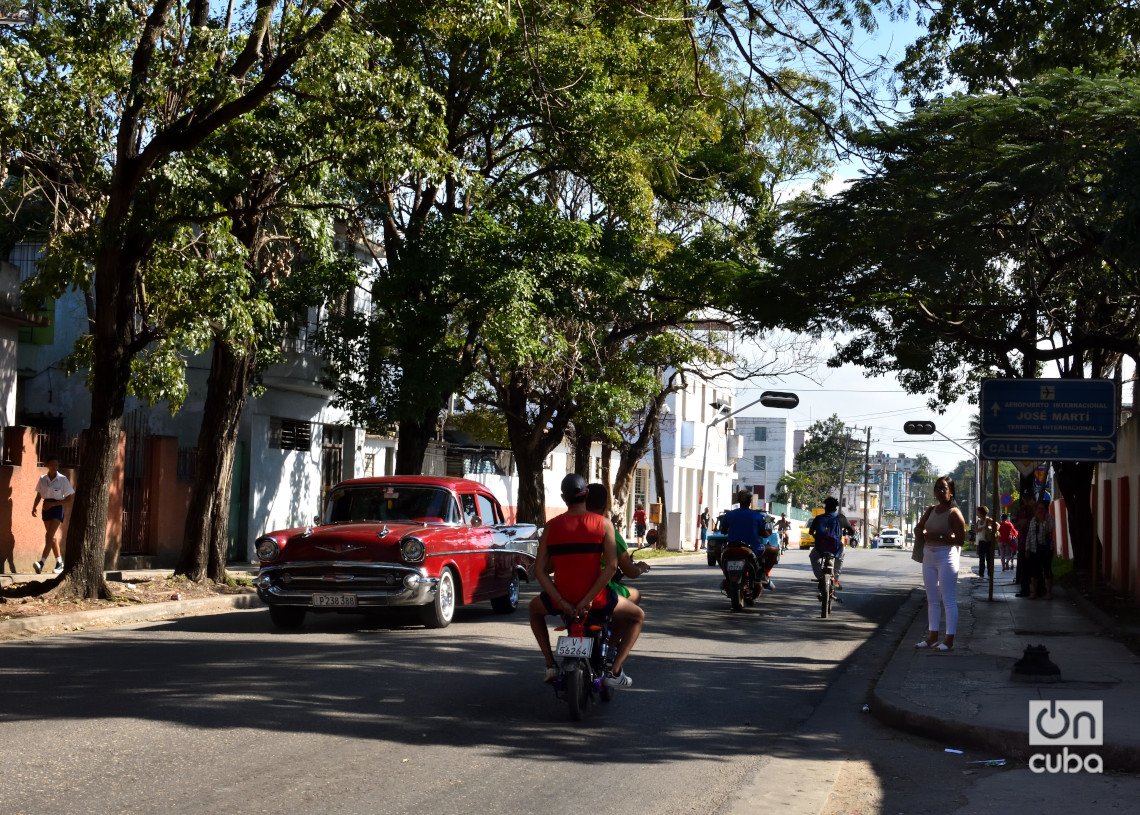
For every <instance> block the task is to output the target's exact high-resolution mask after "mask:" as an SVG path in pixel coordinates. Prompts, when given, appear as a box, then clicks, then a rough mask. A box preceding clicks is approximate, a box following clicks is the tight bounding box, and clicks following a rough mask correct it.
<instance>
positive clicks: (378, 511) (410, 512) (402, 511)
mask: <svg viewBox="0 0 1140 815" xmlns="http://www.w3.org/2000/svg"><path fill="white" fill-rule="evenodd" d="M330 498H331V500H330V501H329V511H328V516H327V522H328V523H330V524H341V523H352V522H361V521H376V522H383V521H405V522H407V521H411V522H416V523H436V524H453V523H458V522H459V507H458V506H456V503H455V497H454V496H453V495H452V494H451V493H450V492H448V491H447V490H445V489H443V488H442V487H428V486H419V485H415V484H378V485H368V486H361V487H345V488H342V489H338V490H336V491H335V492H333V494H332V495H331V496H330Z"/></svg>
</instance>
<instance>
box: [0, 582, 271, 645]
mask: <svg viewBox="0 0 1140 815" xmlns="http://www.w3.org/2000/svg"><path fill="white" fill-rule="evenodd" d="M261 605H262V602H261V600H260V599H259V598H258V596H257V595H256V594H254V593H252V592H251V593H249V594H232V595H223V596H218V597H199V598H196V599H194V600H167V601H165V602H161V603H146V604H143V605H137V606H115V607H112V608H106V609H102V608H100V609H95V610H93V611H77V612H75V613H73V614H44V615H40V616H37V617H28V618H27V619H24V620H4V621H3V622H0V635H4V634H43V633H48V634H61V633H63V632H66V631H81V630H83V629H84V628H85V627H86V626H88V625H103V624H110V625H121V624H123V623H145V622H154V621H158V620H167V619H172V618H176V617H192V616H197V615H200V614H219V613H222V612H226V611H233V610H234V609H245V608H260V607H261Z"/></svg>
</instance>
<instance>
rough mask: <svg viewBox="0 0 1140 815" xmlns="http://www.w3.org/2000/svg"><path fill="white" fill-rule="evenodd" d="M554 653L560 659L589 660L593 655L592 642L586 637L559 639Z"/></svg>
mask: <svg viewBox="0 0 1140 815" xmlns="http://www.w3.org/2000/svg"><path fill="white" fill-rule="evenodd" d="M555 653H556V654H558V656H560V657H582V658H583V659H589V658H590V655H591V654H592V653H594V641H593V640H592V639H589V638H587V637H559V638H558V648H557V650H556V651H555Z"/></svg>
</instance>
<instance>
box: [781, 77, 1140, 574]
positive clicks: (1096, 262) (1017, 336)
mask: <svg viewBox="0 0 1140 815" xmlns="http://www.w3.org/2000/svg"><path fill="white" fill-rule="evenodd" d="M1136 91H1137V83H1136V82H1135V81H1134V80H1131V79H1123V78H1116V77H1103V78H1096V79H1093V78H1089V77H1085V76H1080V75H1075V74H1070V73H1067V72H1063V71H1062V72H1056V73H1052V74H1049V75H1047V76H1045V77H1043V78H1041V79H1039V80H1036V81H1033V82H1025V83H1022V84H1021V85H1019V86H1018V90H1017V93H1016V94H1009V95H1006V96H984V97H967V96H955V97H952V98H949V99H946V100H943V101H939V102H935V103H932V104H930V105H928V106H927V107H925V108H923V109H922V110H920V111H918V112H917V113H915V115H914V116H913V117H911V118H910V119H909V120H908V121H906V122H904V123H902V124H900V125H899V126H897V127H892V128H885V129H884V130H882V131H881V132H877V133H871V132H867V133H864V134H863V136H862V137H861V138H862V139H863V141H864V143H865V144H866V145H867V146H868V147H869V148H871V149H873V150H874V151H875V152H877V153H878V154H879V155H880V156H881V159H882V169H881V170H879V171H877V172H875V173H874V174H871V175H869V176H867V177H866V178H863V179H861V180H859V181H857V182H856V183H855V184H854V185H852V187H850V188H849V189H848V190H846V191H844V192H843V193H841V194H840V195H838V196H835V197H834V198H832V199H828V200H819V199H814V200H805V201H803V202H801V203H799V204H798V205H797V206H796V207H795V209H794V211H793V213H792V214H791V217H790V220H789V228H790V229H791V230H792V232H793V233H794V234H793V236H792V237H791V238H790V239H789V241H788V243H787V244H786V254H785V256H784V258H783V260H782V261H781V262H780V264H779V265H780V280H781V285H782V287H783V288H782V293H783V295H784V296H783V297H782V298H781V302H782V304H783V305H784V307H785V313H786V315H788V316H789V318H790V319H789V320H788V321H789V322H792V323H796V324H798V325H799V326H800V327H803V328H807V329H808V330H816V331H823V330H828V331H830V330H832V329H834V328H835V327H836V326H837V324H838V325H841V326H843V327H846V328H848V329H850V330H851V331H852V336H851V339H849V340H846V341H845V342H844V343H843V344H842V345H841V347H840V349H839V351H838V353H837V354H836V356H835V358H834V359H833V360H832V362H833V363H834V364H842V363H844V362H853V363H856V364H859V365H862V366H863V367H866V368H867V369H869V370H870V371H872V372H875V373H884V372H888V371H896V372H897V373H898V375H899V379H900V381H901V382H902V383H903V385H904V387H906V388H907V390H909V391H911V392H916V393H917V392H925V393H929V394H930V395H931V402H932V407H938V406H939V405H944V404H948V403H950V402H953V401H954V400H955V399H956V398H957V396H958V395H959V394H961V393H962V392H963V391H966V392H969V391H971V390H973V387H972V386H974V385H976V383H977V382H978V380H979V379H980V378H982V377H984V376H993V375H999V376H1007V377H1019V376H1028V377H1033V376H1036V375H1037V374H1038V372H1039V370H1040V369H1041V367H1042V366H1043V365H1045V364H1046V363H1053V364H1055V365H1056V366H1057V370H1058V371H1059V373H1060V374H1061V376H1063V377H1071V378H1082V377H1086V376H1091V377H1100V376H1105V375H1106V374H1108V373H1109V372H1110V371H1112V370H1113V369H1114V368H1115V367H1116V366H1117V365H1119V364H1120V360H1121V358H1122V357H1123V356H1127V357H1130V358H1132V359H1133V360H1135V359H1137V356H1138V354H1140V332H1138V330H1137V329H1138V327H1140V301H1138V300H1137V297H1136V295H1137V279H1138V277H1137V270H1138V268H1140V266H1138V264H1137V258H1138V257H1140V253H1138V252H1137V251H1136V249H1137V243H1136V235H1137V234H1140V233H1138V231H1137V230H1136V228H1135V227H1136V224H1137V221H1136V218H1137V214H1138V213H1140V209H1137V203H1138V202H1137V198H1136V196H1135V189H1134V188H1133V187H1130V186H1129V185H1130V184H1132V183H1133V181H1134V179H1135V176H1136V172H1137V171H1136V166H1137V164H1136V162H1135V160H1134V159H1133V157H1134V156H1135V155H1137V153H1136V151H1137V150H1138V149H1140V142H1138V141H1137V137H1136V133H1137V125H1138V124H1140V118H1138V116H1140V103H1138V102H1137V98H1138V97H1137V94H1136ZM825 283H826V285H824V284H825ZM805 291H806V292H812V293H813V295H812V297H811V298H810V299H809V298H807V297H805V296H803V295H802V294H801V292H805ZM1090 292H1096V296H1095V297H1091V296H1090ZM796 315H798V317H797V316H796ZM797 321H798V322H797ZM1058 471H1059V472H1063V473H1064V474H1065V476H1064V478H1059V479H1058V480H1059V483H1060V484H1061V487H1062V491H1063V492H1064V494H1065V496H1066V498H1068V499H1069V501H1068V506H1069V511H1070V518H1069V520H1070V525H1071V527H1072V529H1073V532H1074V536H1073V540H1074V549H1075V552H1076V559H1077V562H1078V566H1081V565H1083V564H1085V563H1086V562H1087V560H1088V556H1089V552H1090V551H1091V550H1090V547H1091V541H1092V538H1091V533H1092V529H1091V516H1090V514H1089V511H1088V506H1089V502H1088V489H1089V483H1090V479H1091V465H1086V464H1069V463H1066V464H1063V465H1060V466H1059V467H1058Z"/></svg>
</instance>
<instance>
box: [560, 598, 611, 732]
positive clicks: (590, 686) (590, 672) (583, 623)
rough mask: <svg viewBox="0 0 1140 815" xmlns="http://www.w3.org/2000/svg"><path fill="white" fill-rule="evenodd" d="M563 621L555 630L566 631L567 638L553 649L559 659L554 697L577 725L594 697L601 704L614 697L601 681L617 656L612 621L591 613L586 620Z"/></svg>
mask: <svg viewBox="0 0 1140 815" xmlns="http://www.w3.org/2000/svg"><path fill="white" fill-rule="evenodd" d="M563 622H564V623H565V625H562V626H559V627H558V628H557V629H555V630H556V631H565V632H566V636H562V637H559V638H558V642H557V644H556V646H555V649H554V655H555V656H556V657H558V658H559V662H558V678H557V679H555V680H554V695H555V696H557V697H558V698H559V699H563V700H565V701H566V703H567V704H568V705H569V706H570V720H571V721H574V722H580V721H582V719H583V718H585V716H586V711H587V710H588V709H589V706H590V702H591V701H593V699H594V697H598V698H599V699H601V700H602V701H603V702H608V701H610V699H612V698H613V691H612V690H611V689H610V688H607V687H606V685H605V683H604V682H603V681H602V679H603V677H605V675H606V671H608V670H610V669H611V668H613V664H614V657H615V654H616V651H615V648H614V645H613V642H612V636H613V618H612V617H610V616H608V615H604V614H602V613H601V612H600V611H590V613H589V614H587V615H586V617H585V619H581V620H571V619H569V618H566V617H564V618H563Z"/></svg>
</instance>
